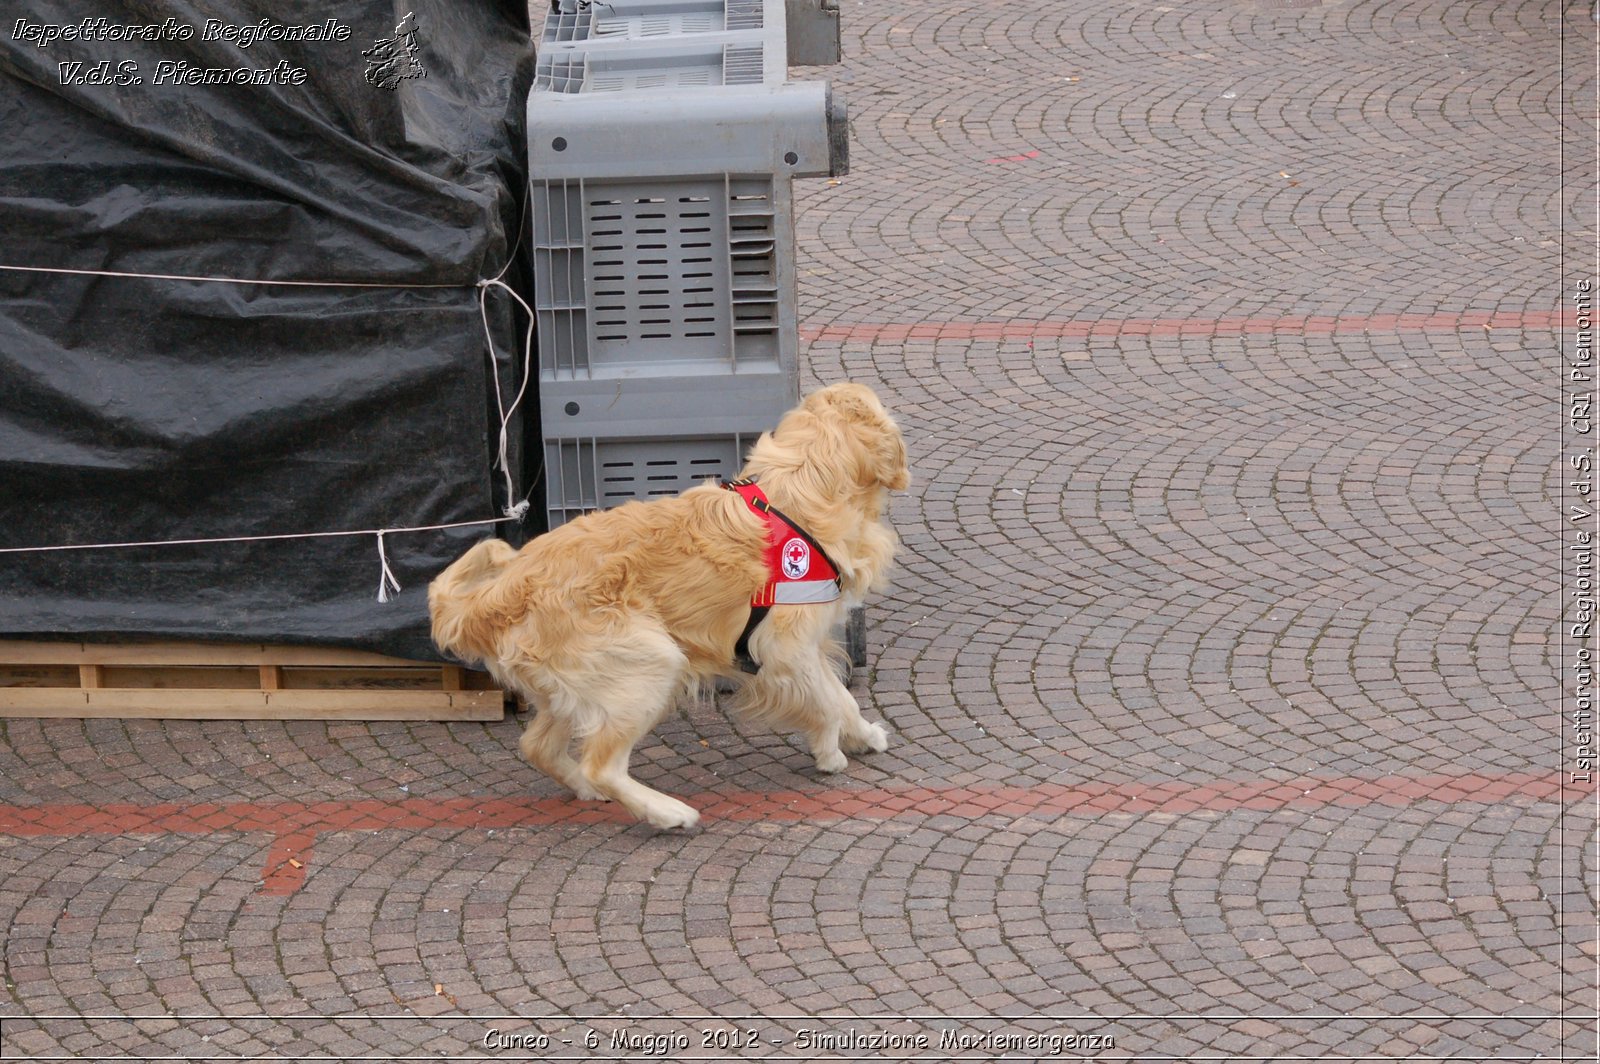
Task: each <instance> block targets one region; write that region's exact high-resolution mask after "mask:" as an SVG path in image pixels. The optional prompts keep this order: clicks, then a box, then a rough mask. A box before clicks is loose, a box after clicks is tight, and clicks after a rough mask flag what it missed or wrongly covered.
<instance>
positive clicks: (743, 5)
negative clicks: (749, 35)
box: [727, 0, 764, 30]
mask: <svg viewBox="0 0 1600 1064" xmlns="http://www.w3.org/2000/svg"><path fill="white" fill-rule="evenodd" d="M727 24H728V29H730V30H759V29H761V28H762V26H763V25H764V23H763V21H762V2H761V0H728V4H727Z"/></svg>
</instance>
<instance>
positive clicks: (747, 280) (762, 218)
mask: <svg viewBox="0 0 1600 1064" xmlns="http://www.w3.org/2000/svg"><path fill="white" fill-rule="evenodd" d="M776 252H777V243H776V236H775V234H774V231H773V206H772V187H771V185H770V184H767V183H765V182H754V181H734V182H730V183H729V186H728V268H729V273H730V278H729V281H730V283H729V290H730V293H731V296H732V310H733V331H734V343H735V355H736V357H742V358H750V357H753V356H765V355H766V354H767V351H768V346H769V345H768V344H767V343H766V342H765V341H763V340H762V339H761V338H762V337H769V338H770V337H773V336H775V334H776V333H777V329H778V277H777V253H776Z"/></svg>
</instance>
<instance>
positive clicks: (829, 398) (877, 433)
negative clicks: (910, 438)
mask: <svg viewBox="0 0 1600 1064" xmlns="http://www.w3.org/2000/svg"><path fill="white" fill-rule="evenodd" d="M800 409H801V410H802V411H805V412H807V413H809V414H811V415H812V416H813V417H814V418H816V419H817V421H818V423H819V425H820V427H821V428H823V429H824V431H826V432H829V433H832V434H836V435H837V436H838V437H839V438H840V439H841V441H842V443H843V445H844V448H845V450H846V452H848V454H849V458H850V462H851V465H852V466H853V467H854V468H853V472H854V475H855V480H856V482H857V483H858V484H859V485H860V486H861V487H864V488H871V487H882V488H888V489H889V490H890V491H904V490H905V489H906V488H907V487H909V486H910V484H911V470H910V468H909V466H908V465H907V463H906V444H905V440H904V439H902V438H901V436H900V427H899V426H898V425H896V424H895V423H894V419H893V418H891V417H890V416H889V414H888V412H887V411H885V410H884V408H883V404H882V403H881V402H879V401H878V397H877V396H876V395H874V394H873V391H872V389H871V388H868V387H867V386H866V385H864V384H855V383H852V382H850V381H844V382H842V383H839V384H830V385H829V386H828V387H826V388H823V389H821V390H820V391H815V392H812V393H811V394H810V395H808V396H806V398H805V401H804V402H803V403H801V404H800Z"/></svg>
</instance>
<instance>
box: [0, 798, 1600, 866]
mask: <svg viewBox="0 0 1600 1064" xmlns="http://www.w3.org/2000/svg"><path fill="white" fill-rule="evenodd" d="M1562 780H1563V777H1562V775H1561V774H1560V773H1531V772H1524V773H1505V774H1498V775H1487V774H1467V775H1432V776H1413V777H1406V776H1382V777H1373V778H1364V777H1354V776H1350V777H1336V778H1305V779H1296V780H1285V781H1273V780H1216V781H1213V782H1210V783H1203V784H1192V783H1183V782H1180V781H1177V780H1173V781H1168V782H1163V783H1123V784H1082V785H1079V786H1066V785H1064V784H1050V783H1043V784H1039V785H1037V786H1032V787H942V788H941V787H912V788H903V789H890V788H864V789H850V788H836V789H830V790H823V791H812V792H801V791H782V792H775V793H759V792H752V791H745V792H738V793H733V794H724V795H709V794H708V795H701V796H700V808H701V810H702V812H703V814H704V816H705V818H706V819H708V820H833V819H850V818H859V819H868V820H887V819H890V818H893V817H896V816H901V815H913V816H918V817H932V816H954V817H961V818H965V819H976V818H978V817H982V816H987V815H989V814H991V813H998V814H1002V815H1007V816H1037V815H1041V814H1064V813H1077V812H1083V813H1090V814H1093V815H1100V814H1104V813H1129V814H1144V813H1174V814H1183V813H1193V812H1197V811H1201V810H1204V811H1208V812H1227V811H1230V810H1236V809H1253V810H1261V811H1270V810H1278V809H1297V810H1315V809H1320V808H1323V807H1326V806H1341V807H1347V808H1348V807H1360V806H1367V805H1387V806H1405V805H1410V804H1412V803H1414V802H1421V801H1437V802H1445V803H1455V802H1483V803H1493V802H1499V801H1503V800H1505V799H1508V798H1512V797H1520V798H1525V799H1531V800H1533V801H1549V800H1553V799H1554V800H1563V801H1564V800H1566V799H1568V798H1571V799H1576V798H1578V797H1584V796H1587V795H1590V794H1592V793H1593V790H1592V788H1581V789H1577V790H1575V791H1574V793H1573V794H1571V795H1565V796H1563V795H1562V790H1563V782H1562ZM691 801H693V799H691ZM631 820H632V818H631V817H630V816H629V815H628V814H627V813H626V812H624V811H623V810H621V809H619V808H617V807H616V806H614V805H609V804H606V805H601V804H597V803H589V802H583V803H578V802H576V801H575V800H574V799H570V798H537V799H536V798H443V799H437V800H433V799H428V798H407V799H402V800H399V801H392V802H390V801H383V800H380V799H376V798H371V799H364V800H360V801H327V802H310V803H306V802H237V803H231V804H226V805H175V804H163V805H108V806H91V805H0V834H4V835H12V836H24V837H40V836H49V837H73V836H80V835H142V834H166V833H168V832H172V833H177V834H186V835H195V834H208V833H210V832H214V831H243V832H252V831H261V832H271V833H272V834H273V836H274V839H273V843H272V848H271V849H270V850H269V851H268V856H267V860H266V864H265V866H264V867H263V869H262V879H263V887H262V890H263V892H264V893H267V894H292V893H294V892H295V891H296V890H298V889H300V886H301V884H303V883H304V882H305V876H306V866H307V865H308V864H309V863H310V861H311V850H312V847H313V846H314V845H315V842H316V838H317V836H318V835H319V834H321V833H323V832H326V831H381V830H387V829H403V830H409V831H418V830H425V829H428V828H456V829H463V828H497V829H498V828H516V827H536V826H541V825H547V824H558V823H572V824H589V823H600V822H614V823H628V822H631Z"/></svg>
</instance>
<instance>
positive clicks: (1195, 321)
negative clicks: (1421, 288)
mask: <svg viewBox="0 0 1600 1064" xmlns="http://www.w3.org/2000/svg"><path fill="white" fill-rule="evenodd" d="M1576 321H1577V317H1576V315H1575V314H1573V312H1572V311H1570V310H1564V311H1520V312H1499V311H1490V310H1469V311H1463V312H1461V313H1459V314H1373V315H1370V316H1366V317H1357V316H1351V317H1339V316H1335V315H1322V316H1318V315H1310V316H1306V315H1300V316H1294V317H1278V318H1268V317H1238V318H1095V319H1083V320H1073V319H1068V320H1064V321H932V322H918V323H915V324H913V323H909V322H898V323H896V322H880V323H870V322H869V323H862V324H858V325H820V326H803V327H802V328H801V329H800V335H801V337H802V338H803V339H805V340H808V341H817V340H856V341H867V342H878V341H883V342H893V341H895V340H1033V339H1046V338H1048V339H1058V338H1061V339H1064V338H1067V337H1106V336H1243V335H1245V334H1247V333H1298V334H1300V335H1303V336H1330V335H1334V334H1340V333H1397V332H1459V331H1460V330H1462V329H1490V330H1493V329H1554V328H1561V329H1571V328H1574V327H1575V326H1576Z"/></svg>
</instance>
